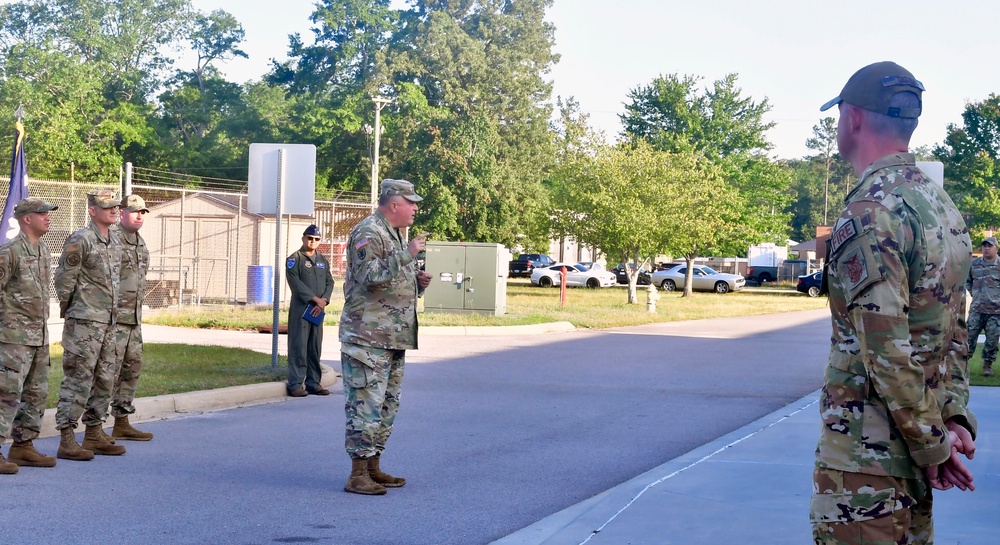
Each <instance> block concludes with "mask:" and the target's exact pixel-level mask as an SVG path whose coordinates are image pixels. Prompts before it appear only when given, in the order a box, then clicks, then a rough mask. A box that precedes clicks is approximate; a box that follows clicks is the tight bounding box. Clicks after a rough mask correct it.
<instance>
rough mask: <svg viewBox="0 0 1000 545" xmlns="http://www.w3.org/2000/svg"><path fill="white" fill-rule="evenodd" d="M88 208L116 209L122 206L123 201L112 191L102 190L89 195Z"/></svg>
mask: <svg viewBox="0 0 1000 545" xmlns="http://www.w3.org/2000/svg"><path fill="white" fill-rule="evenodd" d="M87 206H97V207H100V208H115V207H118V206H121V201H119V200H118V198H117V197H115V192H114V191H111V190H110V189H100V190H97V191H91V192H90V193H87Z"/></svg>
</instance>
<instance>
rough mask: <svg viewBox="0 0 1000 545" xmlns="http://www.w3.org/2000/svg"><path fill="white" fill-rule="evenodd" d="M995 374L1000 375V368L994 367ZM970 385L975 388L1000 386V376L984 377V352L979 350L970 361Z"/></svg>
mask: <svg viewBox="0 0 1000 545" xmlns="http://www.w3.org/2000/svg"><path fill="white" fill-rule="evenodd" d="M993 372H994V373H1000V368H998V367H997V366H996V365H994V367H993ZM969 384H971V385H973V386H1000V376H997V375H993V376H992V377H984V376H983V356H982V351H979V350H977V351H976V355H974V356H972V358H970V359H969Z"/></svg>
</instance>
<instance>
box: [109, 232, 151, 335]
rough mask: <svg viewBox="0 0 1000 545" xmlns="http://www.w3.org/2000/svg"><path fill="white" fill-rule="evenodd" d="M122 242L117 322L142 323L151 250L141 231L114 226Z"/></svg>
mask: <svg viewBox="0 0 1000 545" xmlns="http://www.w3.org/2000/svg"><path fill="white" fill-rule="evenodd" d="M114 229H115V230H116V231H117V236H118V240H119V241H120V242H121V273H120V275H119V278H120V280H119V281H120V288H119V289H120V293H121V295H120V297H119V299H118V312H117V316H116V320H115V321H116V322H117V323H119V324H129V325H136V324H139V323H142V302H143V295H144V294H145V293H146V271H148V270H149V250H148V249H147V248H146V241H145V240H143V238H142V236H141V235H139V233H129V232H127V231H125V230H124V229H121V228H120V227H117V226H116V227H114Z"/></svg>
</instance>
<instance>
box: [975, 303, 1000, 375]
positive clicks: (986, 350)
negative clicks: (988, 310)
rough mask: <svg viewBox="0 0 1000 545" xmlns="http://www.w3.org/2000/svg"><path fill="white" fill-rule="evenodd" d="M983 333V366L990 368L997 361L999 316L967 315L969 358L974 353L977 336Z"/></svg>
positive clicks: (977, 340) (977, 342)
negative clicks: (984, 342)
mask: <svg viewBox="0 0 1000 545" xmlns="http://www.w3.org/2000/svg"><path fill="white" fill-rule="evenodd" d="M980 333H985V335H986V344H984V345H983V365H985V366H986V367H991V366H992V365H993V362H995V361H996V360H997V340H998V339H1000V314H983V313H981V312H970V313H969V357H970V358H971V357H972V356H973V355H975V353H976V345H977V344H979V334H980Z"/></svg>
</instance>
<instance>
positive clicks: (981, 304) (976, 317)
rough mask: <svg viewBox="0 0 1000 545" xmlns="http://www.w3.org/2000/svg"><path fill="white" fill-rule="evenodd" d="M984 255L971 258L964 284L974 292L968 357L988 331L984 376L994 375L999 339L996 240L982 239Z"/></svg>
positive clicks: (999, 268)
mask: <svg viewBox="0 0 1000 545" xmlns="http://www.w3.org/2000/svg"><path fill="white" fill-rule="evenodd" d="M982 249H983V256H982V257H977V258H976V259H973V260H972V267H971V268H970V269H969V279H968V281H967V282H966V283H965V286H966V288H968V290H969V293H971V294H972V305H971V306H970V307H969V358H972V355H973V354H975V353H976V344H977V343H978V342H979V334H980V333H982V332H984V331H985V332H986V344H985V345H984V346H983V375H984V376H987V377H990V376H993V362H994V361H996V359H997V340H998V339H1000V262H998V261H997V239H996V237H986V239H985V240H983V245H982Z"/></svg>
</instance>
